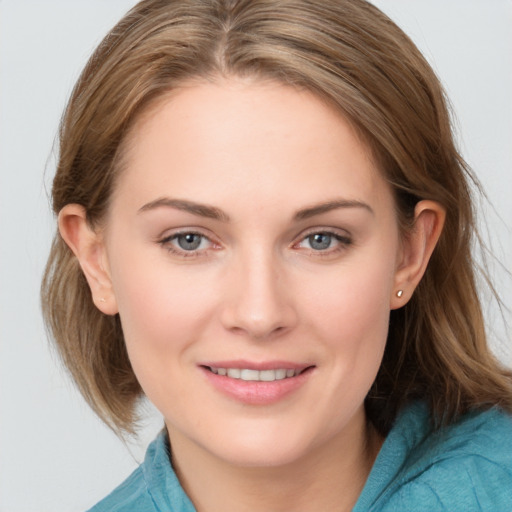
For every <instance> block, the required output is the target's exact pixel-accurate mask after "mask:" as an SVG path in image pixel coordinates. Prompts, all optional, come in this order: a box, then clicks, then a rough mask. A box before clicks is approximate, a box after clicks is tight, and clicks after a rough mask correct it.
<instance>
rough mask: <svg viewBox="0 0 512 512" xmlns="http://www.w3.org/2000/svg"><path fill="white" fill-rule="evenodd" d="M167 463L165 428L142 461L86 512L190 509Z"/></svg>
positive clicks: (176, 511) (187, 511)
mask: <svg viewBox="0 0 512 512" xmlns="http://www.w3.org/2000/svg"><path fill="white" fill-rule="evenodd" d="M194 510H195V509H194V507H193V505H192V503H191V502H190V500H189V499H188V497H187V495H186V494H185V492H184V490H183V489H182V487H181V485H180V483H179V481H178V479H177V477H176V474H175V473H174V470H173V468H172V466H171V462H170V456H169V446H168V442H167V436H166V434H165V432H162V433H160V435H159V436H158V437H157V438H156V439H155V440H154V441H153V442H152V443H151V444H150V445H149V447H148V449H147V451H146V455H145V457H144V462H143V463H142V464H141V465H140V466H139V467H138V468H137V469H136V470H135V471H134V472H133V473H132V474H131V475H130V476H129V477H128V478H127V479H126V480H125V481H124V482H123V483H122V484H121V485H120V486H119V487H117V488H116V489H115V490H114V491H112V493H110V494H109V495H108V496H107V497H106V498H105V499H103V500H102V501H100V502H99V503H98V504H97V505H95V506H94V507H93V508H92V509H90V510H89V511H88V512H107V511H108V512H135V511H136V512H164V511H165V512H171V511H172V512H194Z"/></svg>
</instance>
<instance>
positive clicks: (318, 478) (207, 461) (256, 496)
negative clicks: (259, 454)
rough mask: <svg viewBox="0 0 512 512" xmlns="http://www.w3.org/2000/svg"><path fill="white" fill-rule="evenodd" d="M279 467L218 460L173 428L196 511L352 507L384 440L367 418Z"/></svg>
mask: <svg viewBox="0 0 512 512" xmlns="http://www.w3.org/2000/svg"><path fill="white" fill-rule="evenodd" d="M357 423H358V424H357V425H354V426H353V427H351V429H350V430H351V431H350V432H346V433H343V434H342V435H338V436H337V437H335V438H334V439H330V440H329V441H328V442H326V443H324V444H322V445H319V446H317V447H315V448H314V449H312V450H311V451H309V452H308V454H307V455H304V456H303V457H302V458H301V459H300V460H296V461H294V462H293V463H289V464H284V465H280V466H271V467H268V466H265V467H245V466H240V465H233V464H231V463H229V462H228V461H225V460H222V459H219V458H218V457H216V456H215V455H213V454H211V453H210V452H206V451H205V450H203V449H202V448H201V447H199V446H197V445H196V444H195V443H193V442H192V441H190V440H189V439H187V438H185V437H183V436H181V435H180V433H179V432H175V431H172V430H169V432H170V436H171V443H172V453H173V466H174V469H175V471H176V473H177V475H178V478H179V480H180V482H181V484H182V486H183V488H184V489H185V491H186V492H187V494H188V496H189V497H190V498H191V500H192V502H193V503H194V505H195V507H196V510H197V512H217V511H219V512H220V511H222V512H235V511H236V512H249V511H250V512H260V511H261V512H263V511H265V512H267V511H268V510H272V511H273V512H286V511H294V512H317V511H318V510H336V511H344V510H347V511H348V510H351V509H352V507H353V506H354V504H355V503H356V501H357V498H358V496H359V494H360V493H361V490H362V488H363V486H364V484H365V482H366V479H367V477H368V474H369V472H370V470H371V467H372V465H373V462H374V461H375V457H376V456H377V453H378V451H379V449H380V447H381V445H382V439H381V438H380V436H379V435H378V434H377V432H376V431H375V430H374V429H373V428H372V427H371V426H369V425H367V424H366V421H365V419H364V414H363V421H362V423H360V422H357Z"/></svg>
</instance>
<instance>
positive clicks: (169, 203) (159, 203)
mask: <svg viewBox="0 0 512 512" xmlns="http://www.w3.org/2000/svg"><path fill="white" fill-rule="evenodd" d="M162 207H165V208H174V209H176V210H181V211H184V212H188V213H191V214H192V215H198V216H200V217H206V218H208V219H214V220H219V221H222V222H229V220H230V218H229V215H228V214H227V213H225V212H223V211H222V210H221V209H219V208H216V207H215V206H210V205H207V204H202V203H196V202H194V201H187V200H185V199H172V198H170V197H161V198H159V199H155V200H154V201H151V202H149V203H147V204H145V205H144V206H142V207H141V208H139V213H142V212H147V211H151V210H155V209H157V208H162ZM338 208H363V209H365V210H367V211H369V212H370V213H371V214H372V215H374V211H373V209H372V208H371V207H370V205H368V204H366V203H363V202H362V201H356V200H347V199H336V200H331V201H327V202H323V203H319V204H315V205H313V206H308V207H307V208H303V209H301V210H299V211H297V212H296V213H295V215H294V216H293V219H294V220H295V221H300V220H305V219H309V218H311V217H314V216H315V215H320V214H322V213H327V212H330V211H331V210H336V209H338Z"/></svg>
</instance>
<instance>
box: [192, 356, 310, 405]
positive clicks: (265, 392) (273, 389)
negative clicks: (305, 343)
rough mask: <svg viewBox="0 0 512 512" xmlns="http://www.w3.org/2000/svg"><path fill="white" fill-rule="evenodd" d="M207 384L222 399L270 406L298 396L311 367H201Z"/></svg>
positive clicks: (232, 364)
mask: <svg viewBox="0 0 512 512" xmlns="http://www.w3.org/2000/svg"><path fill="white" fill-rule="evenodd" d="M199 367H200V368H201V370H202V371H203V372H204V375H205V377H207V381H209V382H210V384H211V385H212V386H213V387H214V388H215V389H216V390H217V391H220V392H221V393H222V394H223V395H225V396H228V397H229V398H231V399H234V400H236V401H237V402H239V403H244V404H247V405H271V404H273V403H276V402H279V401H281V400H282V399H284V398H286V397H287V396H289V395H291V394H292V393H295V392H298V390H299V389H300V388H302V387H303V386H304V385H305V384H306V382H308V381H309V380H310V377H311V375H312V374H313V373H314V369H315V368H316V366H315V365H298V364H295V363H286V362H284V361H282V362H281V363H279V362H270V363H250V362H247V361H245V362H244V361H231V362H227V361H225V362H220V361H219V362H215V363H213V362H212V363H206V364H205V363H203V364H201V365H199Z"/></svg>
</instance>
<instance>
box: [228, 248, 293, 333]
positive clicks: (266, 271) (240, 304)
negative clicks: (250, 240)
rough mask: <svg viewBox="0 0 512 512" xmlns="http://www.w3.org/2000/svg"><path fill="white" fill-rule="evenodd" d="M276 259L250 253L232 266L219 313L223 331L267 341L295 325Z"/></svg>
mask: <svg viewBox="0 0 512 512" xmlns="http://www.w3.org/2000/svg"><path fill="white" fill-rule="evenodd" d="M276 260H277V258H274V257H272V256H271V255H268V254H262V252H259V253H257V254H255V253H252V254H250V255H249V256H248V257H246V258H240V260H239V261H237V262H236V264H235V265H234V266H233V267H231V269H230V271H229V273H230V276H229V279H228V280H227V283H226V285H227V286H226V290H225V291H226V292H227V293H226V300H225V301H224V304H223V309H222V312H221V322H222V324H223V326H224V328H226V329H228V330H229V331H231V332H234V333H237V334H243V335H245V336H247V337H249V338H252V339H255V340H264V339H270V338H273V337H275V336H278V335H282V334H283V333H285V332H287V331H289V330H290V329H292V328H293V327H294V326H295V325H296V323H297V312H296V309H295V307H294V303H293V299H292V293H291V290H290V286H289V284H288V283H287V279H286V277H285V272H284V270H283V268H282V264H281V265H280V264H279V262H278V261H276Z"/></svg>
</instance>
